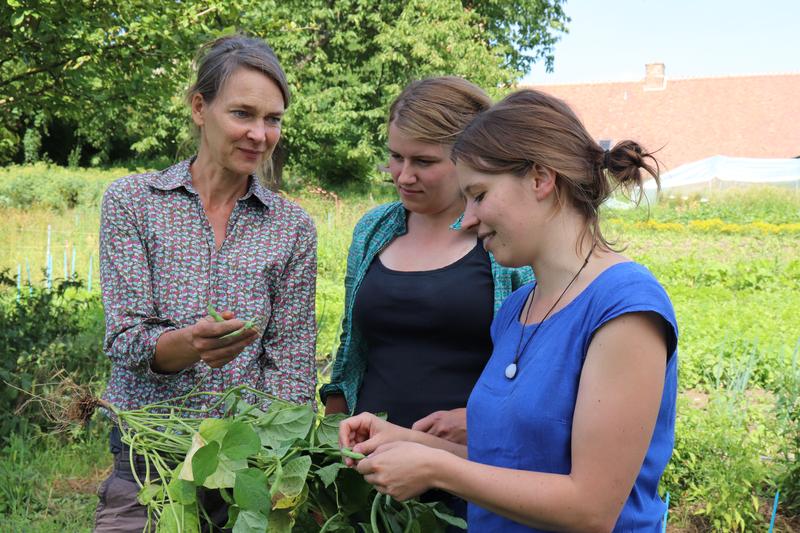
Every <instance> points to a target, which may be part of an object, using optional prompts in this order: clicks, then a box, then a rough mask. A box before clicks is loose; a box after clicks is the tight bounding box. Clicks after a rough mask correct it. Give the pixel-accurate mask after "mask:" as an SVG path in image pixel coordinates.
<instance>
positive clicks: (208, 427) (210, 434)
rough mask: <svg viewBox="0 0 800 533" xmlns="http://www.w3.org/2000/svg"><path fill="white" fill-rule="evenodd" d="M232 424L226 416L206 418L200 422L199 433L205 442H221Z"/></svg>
mask: <svg viewBox="0 0 800 533" xmlns="http://www.w3.org/2000/svg"><path fill="white" fill-rule="evenodd" d="M232 424H233V423H232V421H231V420H230V419H227V418H206V419H205V420H203V421H202V422H200V435H202V436H203V438H204V439H205V441H206V442H211V441H217V442H219V443H220V444H222V440H223V439H224V438H225V436H226V434H227V433H228V431H229V430H230V427H231V425H232Z"/></svg>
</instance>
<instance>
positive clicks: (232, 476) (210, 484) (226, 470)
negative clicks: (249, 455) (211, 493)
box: [203, 455, 247, 489]
mask: <svg viewBox="0 0 800 533" xmlns="http://www.w3.org/2000/svg"><path fill="white" fill-rule="evenodd" d="M246 469H247V459H229V458H228V457H226V456H224V455H220V456H219V463H218V465H217V469H216V470H215V471H214V473H213V474H211V475H210V476H208V478H206V480H205V483H203V486H204V487H206V488H208V489H221V488H232V487H233V486H234V484H235V482H236V472H239V471H241V470H246Z"/></svg>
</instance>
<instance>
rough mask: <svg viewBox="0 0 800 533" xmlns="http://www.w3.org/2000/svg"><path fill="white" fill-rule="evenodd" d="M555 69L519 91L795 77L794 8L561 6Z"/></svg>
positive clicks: (607, 0) (798, 20)
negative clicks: (653, 70)
mask: <svg viewBox="0 0 800 533" xmlns="http://www.w3.org/2000/svg"><path fill="white" fill-rule="evenodd" d="M564 11H565V12H566V14H567V16H569V17H570V18H571V19H572V20H571V22H569V23H568V24H567V28H568V29H569V33H567V34H562V37H561V39H560V41H559V42H558V43H556V45H555V49H554V56H555V62H554V65H553V66H554V69H553V72H550V73H547V72H546V71H545V68H544V64H543V63H542V64H537V65H534V68H533V69H532V71H531V72H530V73H529V74H528V75H527V76H525V78H524V79H523V80H522V83H531V84H537V85H538V84H553V83H585V82H592V81H634V80H640V79H642V78H643V77H644V65H645V64H646V63H664V64H665V73H666V76H667V79H669V78H687V77H712V76H736V75H745V74H774V73H786V72H795V73H798V72H800V0H761V1H760V2H754V1H752V0H750V1H743V0H728V1H724V0H694V1H691V0H567V1H566V3H565V5H564Z"/></svg>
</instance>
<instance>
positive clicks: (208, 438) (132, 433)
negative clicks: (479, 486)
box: [108, 387, 466, 533]
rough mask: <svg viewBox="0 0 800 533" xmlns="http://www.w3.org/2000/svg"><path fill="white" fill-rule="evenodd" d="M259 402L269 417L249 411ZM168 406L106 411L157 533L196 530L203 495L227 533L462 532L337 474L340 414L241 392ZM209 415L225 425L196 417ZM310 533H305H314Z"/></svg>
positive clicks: (432, 509) (420, 507)
mask: <svg viewBox="0 0 800 533" xmlns="http://www.w3.org/2000/svg"><path fill="white" fill-rule="evenodd" d="M197 396H204V397H206V399H207V400H209V403H210V404H211V405H210V406H209V408H208V409H207V410H204V411H200V412H198V411H196V410H192V409H188V408H184V407H181V405H185V403H186V400H188V399H189V398H191V397H197ZM246 399H247V400H248V401H249V402H252V403H248V401H245V400H246ZM265 402H269V405H268V408H267V410H266V411H262V410H261V409H259V408H257V407H256V405H258V406H263V405H264V403H265ZM167 404H169V405H170V410H169V414H166V413H165V412H164V406H165V404H164V403H158V404H153V405H148V406H144V407H142V408H140V409H136V410H133V411H119V410H117V409H115V408H114V407H113V406H108V408H109V409H111V410H112V412H113V414H114V416H115V417H116V418H117V420H118V421H119V423H120V430H121V432H122V440H123V442H125V443H126V444H128V445H129V446H131V448H132V449H133V450H134V452H135V453H137V454H139V455H141V456H142V457H144V460H145V461H146V462H147V463H148V464H149V465H150V468H151V474H150V476H149V478H148V479H146V480H140V486H141V490H140V492H139V495H138V499H139V501H140V503H142V504H143V505H147V507H148V511H149V513H150V515H151V516H154V517H156V519H157V521H158V528H157V530H158V531H164V532H166V533H171V532H178V531H186V530H187V529H188V530H190V531H194V530H196V529H197V527H198V525H199V524H200V523H201V522H202V521H203V520H204V517H205V513H204V511H203V509H202V508H201V507H200V505H199V503H198V501H197V499H196V498H195V497H194V496H195V494H196V491H197V490H199V489H201V488H204V489H213V490H219V491H220V493H221V495H222V497H223V499H224V500H226V501H227V502H228V503H229V521H228V527H232V529H233V531H242V532H245V531H247V532H250V531H252V532H257V531H264V527H265V526H266V525H267V524H268V525H269V528H270V529H269V530H270V531H274V532H275V533H280V532H285V533H290V532H291V531H293V530H294V529H293V528H294V526H295V524H296V523H301V522H302V520H303V519H304V518H303V517H309V516H312V515H313V516H315V517H316V520H317V521H318V523H320V524H324V525H323V526H322V529H324V530H326V531H335V530H337V529H344V530H349V531H354V529H353V528H355V527H356V526H358V525H360V524H363V526H364V529H362V530H364V531H371V532H373V533H380V532H382V531H396V532H400V531H426V532H427V531H430V532H432V533H435V532H437V531H440V532H443V531H444V529H445V526H446V525H447V524H450V525H457V526H460V527H462V528H466V524H464V522H463V521H462V520H460V519H458V518H456V517H453V516H450V514H449V512H448V511H447V509H446V508H445V507H444V506H443V505H442V504H440V503H421V502H419V501H415V500H411V501H407V502H394V501H392V500H391V498H388V497H384V496H383V495H380V494H378V493H377V491H376V490H375V489H374V488H373V487H372V486H371V485H370V484H369V483H367V482H366V481H365V480H364V478H363V477H362V476H361V475H360V474H358V473H356V472H354V471H353V470H351V469H348V468H346V467H344V464H343V463H342V456H343V455H344V454H345V453H349V454H350V455H352V452H343V451H342V450H340V449H339V447H338V439H335V437H334V438H332V434H331V431H330V430H331V427H332V426H333V425H334V424H335V423H337V422H338V421H339V420H340V419H341V415H335V416H334V417H332V419H329V420H326V419H318V418H317V417H316V415H315V413H314V411H313V409H312V407H311V406H310V405H294V404H291V403H288V402H284V401H281V400H279V399H277V398H274V397H271V396H268V395H266V394H264V393H262V392H259V391H256V390H253V389H250V388H247V387H236V388H234V389H231V390H229V391H227V392H226V393H204V392H193V393H189V394H187V395H185V396H182V397H179V398H175V399H173V400H171V401H169V402H167ZM211 413H216V414H218V415H219V414H220V413H221V414H222V417H221V418H202V417H206V416H209V415H210V414H211ZM197 417H201V418H200V419H198V418H197ZM320 428H321V429H320ZM361 458H363V456H361ZM174 464H177V465H178V466H175V467H172V466H170V465H174ZM163 487H167V489H166V490H164V489H163ZM379 521H380V523H381V524H382V527H381V526H379V525H378V523H379ZM309 526H310V527H311V528H312V529H311V530H312V531H314V530H318V529H319V527H320V526H319V525H316V527H314V526H312V525H311V524H309ZM309 526H302V527H301V528H300V529H302V530H308V529H306V528H307V527H309Z"/></svg>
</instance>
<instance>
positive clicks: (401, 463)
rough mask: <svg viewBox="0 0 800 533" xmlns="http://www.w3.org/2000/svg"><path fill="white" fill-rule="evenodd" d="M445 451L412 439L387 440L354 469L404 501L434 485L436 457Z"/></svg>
mask: <svg viewBox="0 0 800 533" xmlns="http://www.w3.org/2000/svg"><path fill="white" fill-rule="evenodd" d="M444 454H447V452H444V451H442V450H437V449H435V448H429V447H428V446H425V445H422V444H417V443H415V442H390V443H387V444H382V445H380V446H378V447H377V448H376V449H375V451H373V452H372V454H370V456H369V457H367V458H366V459H362V460H361V461H359V462H358V465H357V466H356V470H358V472H359V473H361V474H362V475H363V476H364V479H365V480H366V481H367V482H368V483H370V484H372V485H374V486H375V488H376V489H377V490H378V492H380V493H382V494H389V495H390V496H391V497H392V498H394V499H395V500H398V501H403V500H407V499H409V498H413V497H415V496H419V495H420V494H422V493H423V492H425V491H426V490H428V489H430V488H432V487H433V484H432V482H431V480H432V479H433V477H434V475H435V473H436V470H437V468H436V467H437V460H438V459H439V458H443V457H441V456H442V455H444ZM447 455H449V454H447Z"/></svg>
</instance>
